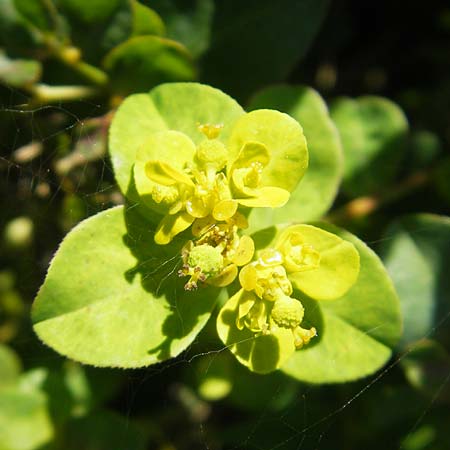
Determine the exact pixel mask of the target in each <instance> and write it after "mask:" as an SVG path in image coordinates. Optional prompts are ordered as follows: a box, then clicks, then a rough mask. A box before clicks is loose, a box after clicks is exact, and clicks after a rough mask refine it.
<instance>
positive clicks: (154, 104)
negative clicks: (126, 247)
mask: <svg viewBox="0 0 450 450" xmlns="http://www.w3.org/2000/svg"><path fill="white" fill-rule="evenodd" d="M242 114H244V111H243V110H242V108H241V107H240V106H239V104H238V103H236V101H234V100H233V99H232V98H231V97H229V96H228V95H226V94H224V93H223V92H221V91H219V90H218V89H214V88H212V87H209V86H205V85H201V84H197V83H171V84H163V85H161V86H158V87H156V88H155V89H153V90H152V91H151V92H150V93H149V94H135V95H132V96H130V97H128V98H127V99H126V100H125V101H124V102H123V103H122V105H121V106H120V107H119V109H118V110H117V113H116V115H115V117H114V120H113V122H112V125H111V129H110V135H109V149H110V152H111V158H112V163H113V167H114V173H115V176H116V180H117V183H118V184H119V187H120V189H121V190H122V192H123V193H124V194H125V195H127V196H128V198H130V199H132V200H135V201H139V196H138V195H137V192H136V190H135V187H134V186H133V183H134V182H133V174H132V168H133V164H134V163H135V162H136V153H137V151H138V149H139V148H140V147H142V145H143V144H144V143H145V142H146V141H147V140H148V139H149V138H150V137H151V136H152V134H153V133H156V132H158V131H165V130H176V131H179V132H181V133H184V134H186V135H187V136H188V137H190V138H191V139H192V141H193V142H194V143H195V144H197V143H199V142H200V141H202V140H204V139H205V136H204V135H203V134H202V133H201V132H200V131H199V130H198V125H199V124H222V125H223V128H222V130H221V132H220V134H219V139H220V140H221V141H222V142H224V143H226V142H227V140H228V137H229V134H230V131H231V129H232V127H233V125H234V122H235V121H236V119H237V118H238V117H239V116H241V115H242Z"/></svg>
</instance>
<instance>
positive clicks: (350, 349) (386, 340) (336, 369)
mask: <svg viewBox="0 0 450 450" xmlns="http://www.w3.org/2000/svg"><path fill="white" fill-rule="evenodd" d="M319 226H320V227H321V228H323V229H325V230H327V231H330V232H332V233H336V234H337V235H339V236H340V237H342V238H343V239H345V240H348V241H350V242H352V243H353V244H354V245H355V247H356V248H357V250H358V253H359V255H360V258H361V268H360V272H359V277H358V280H357V281H356V283H355V284H354V285H353V287H352V288H351V289H350V290H349V291H348V292H347V294H345V295H344V296H343V297H341V298H340V299H338V300H335V301H333V302H316V301H314V300H311V299H304V298H303V297H302V296H301V295H299V297H298V298H300V300H301V301H302V303H303V305H304V307H305V322H306V323H307V325H308V326H315V327H316V328H317V333H318V336H317V337H316V338H314V339H313V340H311V342H310V343H309V344H308V345H306V346H305V347H304V348H303V349H301V350H299V351H296V352H295V353H294V354H293V356H292V357H291V358H290V359H289V360H288V361H287V363H286V364H285V365H284V366H283V367H282V370H283V371H284V372H285V373H287V374H288V375H291V376H292V377H294V378H297V379H298V380H301V381H306V382H309V383H340V382H345V381H350V380H355V379H358V378H361V377H364V376H367V375H370V374H371V373H373V372H375V371H376V370H377V369H379V368H380V367H381V366H382V365H383V364H385V363H386V361H387V360H388V359H389V357H390V356H391V354H392V348H393V347H394V345H395V344H396V342H397V340H398V339H399V337H400V333H401V316H400V307H399V301H398V298H397V295H396V293H395V290H394V287H393V285H392V282H391V280H390V279H389V276H388V275H387V273H386V271H385V269H384V267H383V264H382V263H381V261H380V260H379V258H378V257H377V255H376V254H375V253H374V252H373V251H372V250H371V249H369V248H368V247H367V246H366V245H365V244H364V243H363V242H362V241H360V240H359V239H358V238H356V237H355V236H353V235H351V234H350V233H348V232H345V231H343V230H340V229H338V228H336V227H333V226H331V225H325V224H320V225H319ZM302 326H303V325H302Z"/></svg>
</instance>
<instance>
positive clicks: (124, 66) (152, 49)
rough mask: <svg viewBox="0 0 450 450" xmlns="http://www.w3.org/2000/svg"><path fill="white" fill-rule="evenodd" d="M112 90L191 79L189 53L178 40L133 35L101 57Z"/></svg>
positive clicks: (128, 90) (121, 91)
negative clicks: (109, 77)
mask: <svg viewBox="0 0 450 450" xmlns="http://www.w3.org/2000/svg"><path fill="white" fill-rule="evenodd" d="M104 67H105V69H106V70H107V71H108V72H109V73H110V75H111V84H112V87H113V89H114V91H115V92H116V93H118V94H121V95H126V94H130V93H133V92H146V91H148V89H150V88H152V87H153V86H155V85H157V84H160V83H164V82H168V81H190V80H193V79H195V77H196V74H195V67H194V65H193V63H192V60H191V58H190V55H189V53H188V52H187V51H186V49H185V48H184V47H183V46H182V45H181V44H179V43H178V42H175V41H171V40H169V39H165V38H160V37H158V36H137V37H133V38H131V39H128V40H127V41H126V42H124V43H122V44H120V45H119V46H117V47H115V48H114V49H113V50H111V52H110V53H108V55H106V58H105V60H104Z"/></svg>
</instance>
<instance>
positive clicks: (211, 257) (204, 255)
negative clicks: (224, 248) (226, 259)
mask: <svg viewBox="0 0 450 450" xmlns="http://www.w3.org/2000/svg"><path fill="white" fill-rule="evenodd" d="M188 264H189V266H190V267H193V268H194V270H195V269H197V270H198V269H200V271H201V272H202V273H203V274H204V275H205V276H206V277H211V276H214V275H217V274H218V273H219V271H220V270H221V269H222V266H223V256H222V254H221V253H220V249H219V248H216V247H211V246H210V245H208V244H203V245H199V246H198V247H194V248H193V249H192V250H191V251H190V252H189V256H188Z"/></svg>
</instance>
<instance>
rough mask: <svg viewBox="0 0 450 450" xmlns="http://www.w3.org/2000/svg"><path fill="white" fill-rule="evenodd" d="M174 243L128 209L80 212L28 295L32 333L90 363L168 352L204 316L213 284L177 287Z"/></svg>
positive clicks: (155, 357) (149, 358) (127, 363)
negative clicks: (160, 241) (161, 239)
mask: <svg viewBox="0 0 450 450" xmlns="http://www.w3.org/2000/svg"><path fill="white" fill-rule="evenodd" d="M182 244H183V242H176V243H173V244H171V245H166V246H158V245H156V244H155V243H154V242H153V232H152V231H151V230H149V224H148V223H147V222H145V221H144V220H142V219H141V218H140V216H138V215H137V214H136V212H135V211H134V210H133V209H130V210H126V209H125V208H123V207H117V208H113V209H110V210H106V211H103V212H102V213H100V214H97V215H96V216H93V217H91V218H90V219H87V220H85V221H84V222H82V223H81V224H79V225H78V226H77V227H75V228H74V229H73V230H72V231H71V232H70V233H69V234H68V235H67V237H66V238H65V240H64V241H63V243H62V244H61V246H60V248H59V250H58V252H57V254H56V255H55V258H54V259H53V261H52V263H51V265H50V268H49V271H48V274H47V277H46V280H45V282H44V285H43V286H42V288H41V290H40V291H39V294H38V296H37V298H36V301H35V303H34V306H33V314H32V318H33V323H34V329H35V331H36V333H37V334H38V336H39V338H40V339H42V340H43V341H44V342H45V343H46V344H47V345H49V346H50V347H52V348H54V349H55V350H56V351H58V352H60V353H62V354H64V355H67V356H69V357H70V358H72V359H75V360H77V361H81V362H84V363H88V364H92V365H96V366H114V367H141V366H146V365H149V364H153V363H156V362H158V361H162V360H164V359H167V358H170V357H173V356H176V355H177V354H179V353H180V352H181V351H183V350H184V349H185V348H186V347H187V346H188V345H189V344H190V343H191V342H192V341H193V339H194V338H195V336H196V335H197V333H198V332H199V331H200V329H201V328H202V327H203V326H204V324H205V323H206V321H207V319H208V317H209V315H210V312H211V309H212V307H213V305H214V302H215V298H216V296H217V294H218V291H219V290H218V289H214V288H205V289H202V290H199V291H196V292H186V291H185V290H184V289H183V282H182V280H179V279H178V277H177V275H176V271H177V267H178V264H179V252H180V246H181V245H182ZM93 248H95V251H92V249H93ZM80 268H82V270H80Z"/></svg>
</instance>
